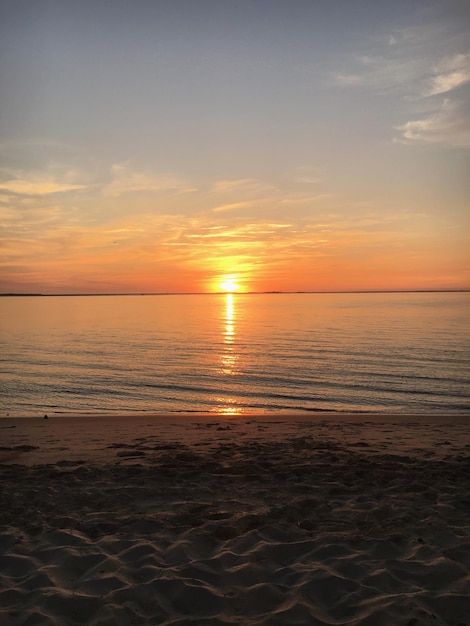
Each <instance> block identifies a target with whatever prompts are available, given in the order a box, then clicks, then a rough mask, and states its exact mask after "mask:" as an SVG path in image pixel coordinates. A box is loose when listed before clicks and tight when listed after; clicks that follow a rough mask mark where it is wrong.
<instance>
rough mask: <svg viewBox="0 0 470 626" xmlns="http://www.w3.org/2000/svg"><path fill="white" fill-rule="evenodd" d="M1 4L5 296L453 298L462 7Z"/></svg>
mask: <svg viewBox="0 0 470 626" xmlns="http://www.w3.org/2000/svg"><path fill="white" fill-rule="evenodd" d="M0 4H1V9H2V10H1V15H2V19H1V23H0V59H1V63H0V224H1V229H0V292H3V293H5V292H15V293H36V292H39V293H123V292H130V293H141V292H163V293H166V292H206V291H209V292H211V291H219V290H221V289H229V288H230V289H238V290H239V291H324V290H326V291H338V290H339V291H343V290H389V289H391V290H396V289H465V288H470V228H469V226H470V223H469V222H470V219H469V216H470V210H469V208H470V206H469V204H470V203H469V199H470V183H469V181H470V176H469V174H470V171H469V170H470V167H469V165H470V159H469V156H470V106H469V104H470V44H469V41H470V37H469V33H470V2H469V1H468V0H440V1H436V0H434V1H424V0H394V1H393V2H390V0H387V1H382V0H329V1H328V2H327V1H326V0H325V1H323V0H132V1H131V0H29V1H25V0H1V1H0ZM222 285H223V286H222Z"/></svg>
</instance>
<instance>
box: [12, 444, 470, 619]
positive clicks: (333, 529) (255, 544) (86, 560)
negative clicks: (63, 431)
mask: <svg viewBox="0 0 470 626" xmlns="http://www.w3.org/2000/svg"><path fill="white" fill-rule="evenodd" d="M126 450H127V452H130V453H132V446H131V447H129V448H126ZM116 452H117V455H116V461H115V462H110V463H106V464H104V465H103V464H101V465H96V466H95V465H91V464H81V463H65V464H64V463H62V464H61V463H56V464H49V465H37V466H33V467H26V466H22V465H3V466H0V471H1V481H2V492H1V500H0V511H1V512H0V523H1V532H0V572H1V573H0V618H1V623H2V624H5V625H8V624H15V625H16V624H24V625H33V624H34V625H35V626H40V625H41V624H95V625H102V626H104V625H105V624H109V625H111V624H112V625H113V626H114V625H119V624H123V625H124V624H125V625H128V624H162V625H168V626H170V625H172V626H176V625H180V624H190V623H191V624H200V625H203V626H204V625H208V626H209V625H214V626H215V625H227V624H244V625H246V626H254V625H257V626H261V625H263V626H268V625H269V626H274V625H281V624H282V625H286V624H288V625H291V624H292V625H295V624H312V625H315V624H324V625H326V624H328V625H332V624H335V625H339V624H354V625H361V626H366V625H371V626H372V625H373V626H376V625H378V624H387V625H390V626H391V625H397V624H405V625H407V626H413V625H430V624H432V625H433V626H440V625H443V624H446V625H454V626H457V625H459V626H463V625H467V626H468V625H470V618H469V615H470V601H469V598H470V496H469V494H470V459H469V457H468V456H465V455H456V456H452V455H448V457H446V458H445V459H443V458H428V459H424V458H414V457H412V456H398V455H392V454H375V455H371V454H368V453H366V451H365V450H364V446H362V447H360V446H358V447H352V446H350V447H349V448H348V447H345V446H342V445H339V444H335V443H334V441H330V442H329V443H328V445H326V444H325V442H324V441H323V442H319V441H316V440H315V438H313V437H310V436H297V437H291V438H289V439H288V440H285V441H269V440H266V441H260V440H257V441H247V442H242V443H238V442H236V441H224V442H219V443H218V445H214V446H213V447H212V448H210V449H198V448H197V447H194V446H185V445H180V446H177V447H176V448H175V446H174V445H173V446H172V447H171V449H168V448H166V447H165V446H164V445H161V446H159V447H158V449H155V448H152V449H151V450H147V451H145V458H144V459H140V458H134V457H133V456H132V454H129V455H128V456H126V457H125V458H126V461H125V462H122V460H123V458H124V457H123V456H122V455H120V454H119V453H120V452H122V448H119V447H116Z"/></svg>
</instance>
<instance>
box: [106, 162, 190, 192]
mask: <svg viewBox="0 0 470 626" xmlns="http://www.w3.org/2000/svg"><path fill="white" fill-rule="evenodd" d="M111 177H112V179H111V181H110V182H109V183H108V184H106V185H104V186H103V195H104V196H108V197H111V198H117V197H119V196H122V195H125V194H128V193H136V192H141V193H142V192H150V193H160V192H173V193H188V192H192V191H196V189H195V188H194V187H193V186H191V185H188V184H187V182H186V181H184V180H182V179H181V178H178V177H176V176H170V175H166V176H161V175H159V176H156V175H155V174H153V173H152V172H146V171H135V170H133V169H131V167H130V166H129V165H128V164H122V163H118V164H115V165H113V166H112V168H111Z"/></svg>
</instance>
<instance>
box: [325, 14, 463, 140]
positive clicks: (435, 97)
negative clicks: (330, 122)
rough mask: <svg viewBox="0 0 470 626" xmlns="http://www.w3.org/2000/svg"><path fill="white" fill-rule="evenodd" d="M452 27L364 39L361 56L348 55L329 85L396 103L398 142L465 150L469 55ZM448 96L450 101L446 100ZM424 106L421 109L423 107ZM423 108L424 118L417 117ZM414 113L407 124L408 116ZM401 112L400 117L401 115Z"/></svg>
mask: <svg viewBox="0 0 470 626" xmlns="http://www.w3.org/2000/svg"><path fill="white" fill-rule="evenodd" d="M464 45H465V39H464V37H463V35H462V33H461V32H460V31H459V30H458V28H457V27H456V25H455V24H453V26H452V27H451V26H450V25H449V23H447V22H445V23H444V22H443V23H439V22H435V23H423V24H420V25H419V26H414V27H407V28H403V29H397V30H396V31H394V32H392V33H389V34H388V35H384V36H382V37H376V38H375V39H373V40H370V41H369V42H368V43H367V45H366V42H364V48H367V53H365V54H360V53H359V54H356V55H353V56H352V61H347V62H345V66H346V69H343V70H342V71H340V72H337V73H336V74H335V75H334V76H333V77H332V80H331V83H332V84H333V85H336V86H338V87H342V88H361V89H367V90H370V91H371V92H373V93H375V94H377V95H378V96H380V95H387V96H391V95H393V96H394V97H395V98H396V103H397V107H396V110H397V112H399V111H400V107H401V108H402V109H403V116H404V115H407V116H409V119H408V121H406V122H405V123H403V124H400V125H398V124H397V125H396V126H395V130H398V131H400V133H401V140H403V142H404V143H408V144H412V143H427V144H445V145H450V146H458V147H468V145H469V139H468V134H469V131H468V116H466V115H465V114H464V110H465V109H468V108H469V104H470V103H469V102H468V90H467V91H465V90H462V87H463V86H465V85H468V84H469V83H470V51H468V41H467V42H466V47H463V46H464ZM450 96H452V99H451V98H450ZM428 101H429V103H428V104H427V105H426V106H425V107H423V105H424V103H425V102H428ZM423 108H426V109H427V111H428V112H427V114H426V115H423V113H422V111H423ZM413 109H414V110H415V114H416V116H415V117H414V118H412V119H410V118H411V115H410V111H412V110H413ZM405 111H406V113H405Z"/></svg>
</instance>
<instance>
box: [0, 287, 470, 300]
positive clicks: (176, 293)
mask: <svg viewBox="0 0 470 626" xmlns="http://www.w3.org/2000/svg"><path fill="white" fill-rule="evenodd" d="M468 292H470V288H468V287H463V288H456V289H345V290H335V291H325V290H320V291H315V290H296V291H277V290H272V291H155V292H152V291H148V292H139V291H136V292H113V293H89V292H77V293H40V292H39V293H37V292H35V293H20V292H6V293H0V297H43V298H48V297H54V298H58V297H80V296H81V297H92V296H100V297H103V296H214V295H224V296H225V295H240V296H244V295H247V296H248V295H283V294H284V295H294V294H331V295H334V294H355V293H357V294H361V293H362V294H366V293H368V294H373V293H377V294H380V293H468Z"/></svg>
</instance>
